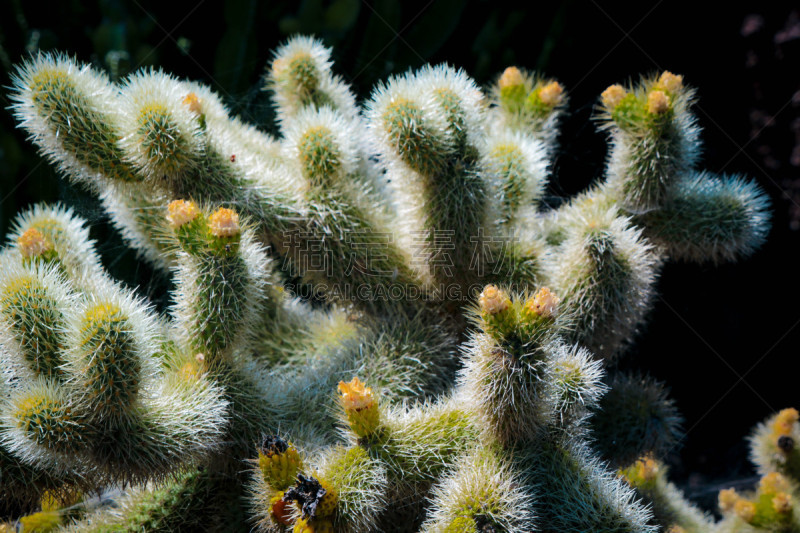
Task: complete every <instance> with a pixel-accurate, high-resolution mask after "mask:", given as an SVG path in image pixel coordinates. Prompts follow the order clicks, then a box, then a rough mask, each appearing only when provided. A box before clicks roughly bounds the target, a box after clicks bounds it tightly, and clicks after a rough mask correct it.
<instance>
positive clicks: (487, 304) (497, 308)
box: [478, 285, 511, 315]
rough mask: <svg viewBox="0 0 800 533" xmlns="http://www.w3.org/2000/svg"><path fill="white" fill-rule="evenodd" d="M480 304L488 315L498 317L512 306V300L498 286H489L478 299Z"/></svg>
mask: <svg viewBox="0 0 800 533" xmlns="http://www.w3.org/2000/svg"><path fill="white" fill-rule="evenodd" d="M478 304H479V305H480V306H481V311H483V312H484V313H486V314H487V315H497V314H499V313H502V312H503V311H505V310H506V309H508V308H509V307H510V306H511V299H510V298H509V297H508V295H507V294H506V293H505V291H503V290H502V289H500V288H498V287H497V286H496V285H487V286H486V287H484V289H483V292H481V295H480V297H479V298H478Z"/></svg>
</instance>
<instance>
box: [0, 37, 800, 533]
mask: <svg viewBox="0 0 800 533" xmlns="http://www.w3.org/2000/svg"><path fill="white" fill-rule="evenodd" d="M264 84H265V89H268V90H269V91H271V92H272V95H273V97H274V102H275V106H276V108H277V115H278V118H279V126H280V130H281V137H280V138H273V137H271V136H269V135H267V134H265V133H263V132H260V131H258V130H257V129H256V128H255V127H253V126H251V125H248V124H246V123H244V122H242V121H240V120H239V119H238V118H236V117H232V116H230V115H229V113H228V111H227V109H226V107H225V106H224V105H223V104H222V102H221V100H220V98H219V97H218V96H217V95H216V94H214V93H213V92H212V91H211V90H209V89H208V88H207V87H205V86H203V85H201V84H198V83H193V82H187V81H183V80H178V79H175V78H173V77H172V76H170V75H168V74H165V73H163V72H160V71H145V72H140V73H137V74H134V75H132V76H130V77H128V78H127V79H125V80H123V81H122V82H121V83H120V84H119V85H115V84H112V83H110V82H109V81H108V80H107V78H106V77H105V76H104V75H103V74H101V73H99V72H96V71H94V70H93V69H92V68H90V67H89V66H86V65H82V64H79V63H78V62H76V61H75V60H73V59H71V58H69V57H67V56H65V55H61V54H52V55H47V54H44V55H39V56H37V57H34V58H31V59H30V60H28V61H26V62H25V63H24V64H23V65H22V66H20V67H19V69H18V71H17V75H16V78H15V80H14V94H13V98H14V106H13V112H14V114H15V115H16V117H17V119H18V121H19V123H20V127H22V128H24V129H25V130H26V131H27V132H28V133H29V134H30V138H31V140H32V142H33V143H34V144H35V145H36V146H37V147H38V148H39V149H40V150H41V151H42V153H44V154H45V155H46V156H47V157H48V159H49V160H50V161H51V162H52V163H53V164H54V165H56V166H57V167H58V168H59V169H60V171H61V172H63V173H64V174H65V175H66V176H68V177H69V178H70V179H71V180H72V181H73V182H74V183H75V184H77V185H79V186H82V187H85V188H87V189H88V190H89V191H91V192H93V193H94V194H96V195H97V196H98V198H99V199H100V201H101V202H102V205H103V206H104V208H105V209H106V211H107V212H108V213H109V215H110V217H111V218H112V220H113V221H114V224H115V225H116V226H117V228H118V229H119V230H120V232H121V233H122V235H123V236H124V237H125V238H126V239H127V241H128V243H129V244H130V246H132V247H133V248H135V249H136V250H137V251H138V252H139V254H140V257H141V260H143V261H150V262H151V263H153V264H154V265H155V266H156V267H159V268H162V269H164V270H167V271H170V272H171V273H172V275H173V277H174V281H175V283H174V286H175V290H174V294H173V295H172V305H171V307H170V308H169V309H168V312H167V313H165V314H164V315H163V316H162V315H159V314H158V313H156V312H155V311H154V310H153V308H151V307H150V306H149V305H148V304H147V302H145V301H142V300H141V299H140V298H138V297H137V296H136V295H135V294H134V292H132V291H131V290H130V289H128V288H126V287H123V286H121V285H120V284H119V283H117V282H115V281H114V280H113V279H110V278H109V276H108V275H107V274H106V273H105V271H104V269H103V266H102V265H101V264H100V262H99V260H98V256H97V254H96V253H95V251H94V248H93V243H92V242H91V241H90V240H89V238H88V230H87V228H86V226H85V224H84V223H83V222H82V221H81V219H80V218H79V216H78V215H77V214H76V213H73V212H71V211H70V210H67V209H65V208H62V207H59V206H45V205H37V206H34V207H32V208H31V209H29V210H28V211H27V212H25V213H22V214H20V215H19V217H18V219H17V222H16V226H15V228H14V230H13V232H12V234H11V235H10V237H9V240H8V244H7V246H6V247H5V249H4V250H3V251H2V270H1V271H0V343H1V345H2V352H1V353H2V361H3V380H2V387H3V388H2V391H3V402H2V406H1V407H2V411H1V413H0V415H1V416H0V473H1V474H2V475H0V490H2V497H3V500H4V501H7V502H12V503H9V506H10V507H11V508H12V509H15V510H16V512H17V514H18V515H19V514H23V515H24V516H22V517H21V518H19V520H20V523H25V521H26V520H27V521H28V522H27V523H29V524H33V523H39V522H41V523H45V522H47V521H48V520H49V521H50V522H47V523H48V524H49V525H48V526H47V527H51V528H56V527H60V528H62V529H64V530H68V531H100V530H102V531H107V530H113V531H142V530H147V531H150V530H152V531H173V530H180V529H185V530H198V529H203V530H213V529H223V530H239V529H241V530H247V529H248V528H250V527H254V528H255V529H256V530H259V531H274V532H283V531H295V532H324V531H342V532H363V531H430V532H433V531H447V532H478V531H508V532H511V531H515V532H517V531H534V530H535V531H560V532H563V531H609V532H610V531H615V532H634V531H635V532H641V531H656V530H658V528H659V527H661V526H663V527H667V526H675V527H676V528H679V527H682V528H684V529H686V530H692V531H694V530H696V531H700V530H702V528H703V527H706V525H707V524H708V522H707V520H708V519H707V517H705V516H704V515H703V514H702V513H700V512H699V511H696V510H695V509H693V508H691V507H690V506H689V504H688V503H685V502H684V501H683V499H682V496H681V494H680V493H679V492H678V491H677V489H675V488H674V487H673V486H672V485H670V484H669V483H668V482H667V481H666V480H665V479H664V478H663V469H662V470H660V471H659V470H658V463H657V461H658V459H659V455H660V454H663V453H665V452H666V451H668V450H669V449H670V448H672V447H673V446H674V445H675V444H676V441H677V439H678V437H679V436H680V429H679V425H680V416H679V415H678V414H677V412H676V411H675V408H674V405H673V404H672V402H671V401H670V400H669V399H668V397H667V396H666V393H665V392H664V390H663V389H662V388H661V386H660V385H659V384H657V383H655V382H653V381H652V380H650V379H649V378H646V377H636V376H625V375H622V374H619V373H618V372H616V371H614V370H613V369H606V368H605V367H606V366H607V365H606V364H605V363H606V362H610V361H613V360H614V359H615V358H617V357H619V356H620V355H621V354H622V353H623V352H624V351H625V349H626V347H627V346H628V344H629V343H630V341H631V339H632V337H633V336H634V335H635V333H636V332H637V330H638V329H639V328H640V327H641V326H642V323H643V321H644V320H645V318H646V315H647V312H648V310H649V308H650V306H651V303H652V299H653V287H654V283H655V280H656V278H657V277H658V275H659V272H660V268H661V266H662V264H663V263H664V262H665V261H667V260H670V259H678V260H692V261H701V262H704V261H705V262H713V263H719V262H723V261H729V260H735V259H738V258H740V257H744V256H746V255H748V254H750V253H752V252H753V251H754V250H755V249H756V248H758V246H759V245H760V244H761V243H762V241H763V240H764V238H765V236H766V233H767V230H768V222H769V212H768V205H767V200H766V198H765V196H764V195H763V193H762V192H761V191H760V190H759V189H758V188H757V187H756V186H755V185H753V184H752V183H750V182H747V181H745V180H744V179H742V178H739V177H725V176H712V175H711V174H709V173H707V172H704V171H702V170H698V169H697V168H696V165H697V159H698V156H697V154H698V153H699V129H698V128H697V126H696V122H695V119H694V116H693V115H692V111H691V105H692V102H693V95H694V93H693V91H692V90H691V89H689V88H687V87H686V86H685V85H684V83H683V79H682V78H681V76H676V75H674V74H671V73H669V72H665V73H663V74H661V75H659V76H656V77H653V78H645V79H643V80H642V81H641V82H640V83H638V84H636V85H635V86H632V87H627V88H625V87H622V86H618V85H614V86H612V87H610V88H608V89H607V90H606V91H605V92H603V94H602V97H601V99H600V102H599V104H598V114H597V118H598V120H599V122H600V124H601V129H602V130H604V131H606V132H608V135H609V137H610V141H611V151H610V156H609V161H608V168H607V172H606V178H605V179H604V180H603V181H602V182H601V183H598V184H596V185H595V186H593V187H592V188H591V189H590V190H588V191H586V192H584V193H582V194H580V195H579V196H577V197H576V198H573V199H572V200H570V201H569V202H567V203H565V204H564V205H563V206H562V207H560V208H558V209H555V210H547V209H544V207H543V206H542V205H541V204H540V201H541V199H542V196H543V194H544V191H545V189H546V187H547V180H548V173H549V169H550V167H551V166H552V158H553V156H554V153H555V151H556V149H557V138H558V125H559V119H560V117H561V116H562V114H563V113H565V112H566V110H567V103H568V102H567V100H568V98H567V93H566V91H565V89H564V87H562V86H561V85H560V84H559V83H558V82H557V81H554V80H552V79H548V78H546V77H543V76H541V75H538V74H531V73H527V72H524V71H522V70H520V69H517V68H515V67H510V68H509V69H507V70H506V71H505V72H504V73H503V74H502V76H500V77H499V78H498V80H497V82H496V83H495V84H494V87H492V88H491V90H490V91H487V92H484V91H483V90H481V89H480V88H479V87H478V86H477V85H476V84H475V82H474V81H473V80H472V79H470V78H469V77H468V76H467V74H466V73H464V72H462V71H460V70H457V69H454V68H452V67H449V66H447V65H440V66H433V67H432V66H426V67H423V68H421V69H420V70H418V71H416V72H408V73H406V74H404V75H400V76H395V77H393V78H391V79H389V80H388V81H386V82H385V83H383V84H381V85H379V86H378V87H377V88H376V89H375V90H374V92H373V96H372V98H371V99H370V100H369V101H368V102H366V103H365V104H364V105H363V106H358V105H357V104H356V101H355V98H354V96H353V94H352V93H351V91H350V89H349V87H348V86H347V85H346V84H345V83H344V82H343V80H342V79H341V78H340V77H338V76H337V75H335V74H334V73H333V70H332V64H331V61H330V51H329V50H328V49H326V48H325V47H324V46H322V45H321V44H320V43H319V42H318V41H316V40H313V39H311V38H307V37H296V38H293V39H291V40H290V41H289V42H288V43H286V44H285V45H284V46H283V47H281V48H280V49H279V50H278V51H277V52H276V54H275V57H274V59H273V60H272V62H271V63H270V65H269V66H268V69H267V73H266V75H265V81H264ZM298 279H299V280H300V283H297V284H296V287H297V291H295V292H290V291H289V290H288V289H287V288H286V284H287V282H288V281H290V280H291V281H296V280H298ZM312 300H313V301H314V302H316V303H314V304H311V303H309V302H310V301H312ZM362 380H363V381H362ZM610 387H611V392H609V393H608V394H606V393H607V392H608V391H609V388H610ZM337 388H338V391H339V392H338V394H337V392H336V391H337ZM604 395H605V399H604ZM602 408H605V409H604V410H602V411H601V412H600V414H599V415H597V416H593V414H594V413H595V412H596V411H598V410H599V409H602ZM784 441H785V439H784ZM781 442H783V441H781ZM793 442H794V441H793ZM776 443H778V441H776ZM784 444H785V442H784ZM775 445H776V446H779V447H780V446H782V445H781V444H780V443H778V444H775ZM759 449H760V448H759ZM760 453H762V455H764V456H771V455H770V454H772V453H773V452H772V451H763V452H760ZM639 457H645V458H644V459H641V460H640V461H639V462H638V463H635V464H634V465H633V466H631V467H627V469H626V467H625V465H628V464H630V463H631V462H632V461H634V460H636V459H637V458H639ZM791 461H792V460H791V459H787V460H786V461H785V462H784V463H782V465H783V466H782V468H784V470H791V469H792V468H794V466H792V465H793V464H794V463H792V462H791ZM609 464H613V465H615V466H622V467H623V469H622V470H621V471H620V472H622V474H624V476H621V475H617V473H616V472H615V471H614V470H612V469H611V468H610V466H609ZM795 466H796V465H795ZM792 472H794V471H792ZM792 472H789V473H790V474H791V473H792ZM623 477H624V479H627V480H628V482H627V483H626V482H625V481H623ZM776 483H777V482H776ZM665 487H666V488H665ZM776 487H777V485H776ZM781 487H782V486H781ZM781 487H778V488H780V489H781V490H779V491H778V492H780V494H784V493H787V494H788V492H786V491H785V490H783V488H781ZM778 488H776V489H775V490H778ZM787 490H788V489H787ZM656 492H658V494H657V495H654V494H655V493H656ZM773 492H774V491H773ZM98 494H99V495H100V497H99V498H98V497H97V495H98ZM765 494H766V493H765ZM769 494H772V493H771V492H770V493H769ZM776 494H777V493H776ZM759 497H761V496H759ZM776 497H777V496H776ZM781 497H782V496H781ZM109 499H111V500H113V502H114V505H106V504H104V502H107V501H108V500H109ZM759 501H760V500H759ZM781 501H783V500H781ZM787 501H789V500H787ZM675 502H678V503H675ZM649 503H652V505H648V504H649ZM790 503H791V502H789V503H786V505H790ZM737 505H738V504H737ZM754 505H755V504H754ZM776 505H777V504H776ZM786 505H783V503H781V506H782V507H781V509H783V508H784V507H786ZM676 506H678V507H676ZM681 506H682V507H681ZM59 508H60V509H61V511H58V509H59ZM54 509H55V511H54ZM66 509H70V510H71V511H70V512H66ZM675 509H678V510H677V511H675ZM758 509H760V508H757V509H756V511H754V512H755V513H756V514H755V515H754V516H760V515H758V512H760V511H758ZM776 509H777V508H776ZM36 511H38V512H36ZM775 512H779V511H775ZM25 513H32V514H27V515H25ZM43 513H44V514H43ZM47 513H50V514H47ZM740 514H741V513H740ZM770 516H772V515H770ZM37 520H38V521H39V522H37ZM754 520H755V518H754ZM697 524H701V525H697ZM32 527H34V526H28V528H29V529H30V528H32ZM35 527H39V526H35ZM42 527H44V526H42ZM698 527H699V528H700V529H697V528H698ZM692 528H695V529H692ZM678 530H679V529H676V531H678ZM787 531H788V530H787Z"/></svg>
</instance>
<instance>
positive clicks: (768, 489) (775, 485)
mask: <svg viewBox="0 0 800 533" xmlns="http://www.w3.org/2000/svg"><path fill="white" fill-rule="evenodd" d="M758 489H759V490H760V491H761V492H762V493H764V494H775V493H778V492H784V491H787V490H789V481H788V480H787V479H786V478H785V477H783V476H782V475H781V474H779V473H778V472H770V473H769V474H767V475H765V476H764V477H762V478H761V480H760V481H759V482H758Z"/></svg>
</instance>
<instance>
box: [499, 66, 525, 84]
mask: <svg viewBox="0 0 800 533" xmlns="http://www.w3.org/2000/svg"><path fill="white" fill-rule="evenodd" d="M524 83H525V78H523V76H522V72H521V71H520V70H519V69H518V68H517V67H508V68H507V69H505V70H504V71H503V75H502V76H500V81H499V82H498V84H499V85H500V88H501V89H505V88H506V87H515V86H517V85H523V84H524Z"/></svg>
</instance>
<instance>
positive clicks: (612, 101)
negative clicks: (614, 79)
mask: <svg viewBox="0 0 800 533" xmlns="http://www.w3.org/2000/svg"><path fill="white" fill-rule="evenodd" d="M627 94H628V93H627V92H626V91H625V89H624V88H623V87H622V85H612V86H610V87H609V88H608V89H606V90H605V91H603V94H601V95H600V98H602V100H603V105H604V106H606V108H607V109H609V110H613V109H614V108H615V107H617V105H619V103H620V102H621V101H622V99H623V98H625V96H626V95H627Z"/></svg>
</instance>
